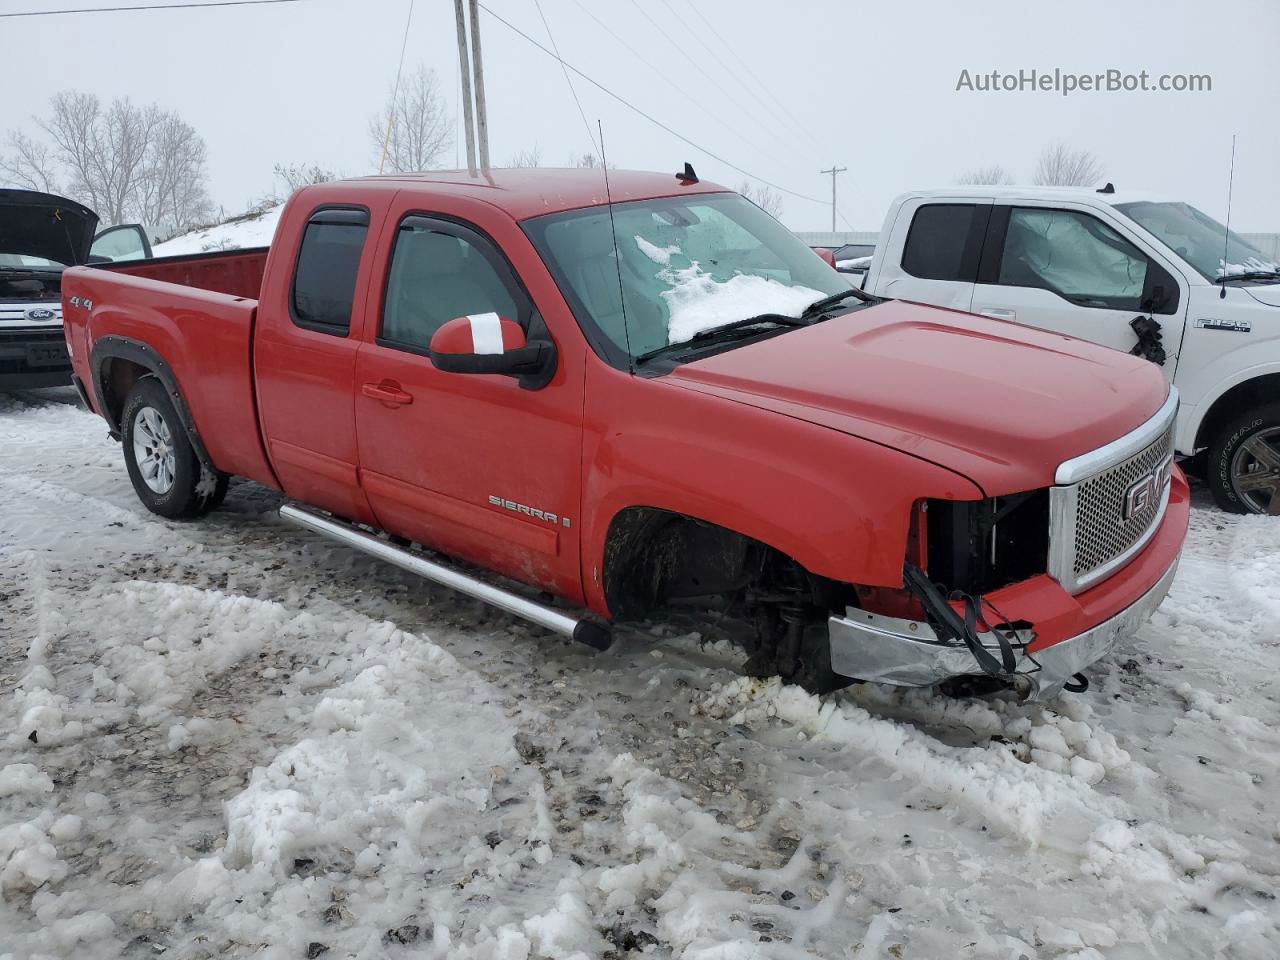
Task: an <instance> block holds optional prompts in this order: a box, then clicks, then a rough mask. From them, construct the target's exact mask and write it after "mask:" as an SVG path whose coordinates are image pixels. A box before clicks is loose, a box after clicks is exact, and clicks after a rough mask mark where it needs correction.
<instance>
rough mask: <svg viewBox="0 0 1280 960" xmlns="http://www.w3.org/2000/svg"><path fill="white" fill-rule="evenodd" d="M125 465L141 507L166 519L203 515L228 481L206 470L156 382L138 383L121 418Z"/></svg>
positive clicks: (148, 379) (151, 379)
mask: <svg viewBox="0 0 1280 960" xmlns="http://www.w3.org/2000/svg"><path fill="white" fill-rule="evenodd" d="M120 424H121V433H122V434H123V438H124V462H125V467H126V468H127V469H128V471H129V480H130V481H131V482H132V483H133V489H134V492H135V493H137V495H138V499H139V500H141V501H142V505H143V506H144V507H146V508H147V509H148V510H150V511H151V512H152V513H155V514H159V515H160V516H162V517H168V518H169V519H171V520H183V519H189V518H191V517H198V516H201V515H202V514H205V513H208V512H209V511H210V510H212V509H213V508H214V507H216V506H217V505H218V504H219V503H221V502H222V499H223V497H225V496H226V494H227V484H228V479H229V478H228V477H227V475H226V474H224V473H215V472H211V471H209V470H208V469H206V468H205V467H204V466H203V465H202V464H201V463H200V458H199V457H197V456H196V452H195V449H194V448H193V447H192V446H191V440H190V438H189V437H188V436H187V431H186V428H185V427H184V426H183V424H182V420H181V418H180V417H179V416H178V412H177V410H176V409H175V408H174V406H173V401H172V400H170V399H169V394H168V392H167V391H166V390H165V388H164V386H163V384H161V383H160V381H159V380H157V379H156V378H155V377H143V378H141V379H140V380H139V381H138V382H137V383H136V384H134V387H133V389H132V390H131V391H129V396H128V397H127V398H126V399H125V402H124V411H123V412H122V414H121V416H120Z"/></svg>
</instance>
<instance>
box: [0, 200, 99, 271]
mask: <svg viewBox="0 0 1280 960" xmlns="http://www.w3.org/2000/svg"><path fill="white" fill-rule="evenodd" d="M97 229H98V215H97V214H96V213H94V212H93V211H92V210H90V209H89V208H88V207H86V206H84V205H83V204H79V203H76V202H75V201H74V200H68V199H66V198H65V197H57V196H54V195H53V194H51V193H38V192H36V191H35V190H0V256H2V255H5V254H8V255H19V256H27V257H41V258H42V259H45V260H52V261H53V262H54V263H60V264H63V265H64V266H75V265H77V264H82V263H84V262H85V261H86V260H88V258H89V247H90V246H92V245H93V236H94V233H95V232H96V231H97ZM3 262H4V260H3V259H0V263H3Z"/></svg>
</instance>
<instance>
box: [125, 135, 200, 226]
mask: <svg viewBox="0 0 1280 960" xmlns="http://www.w3.org/2000/svg"><path fill="white" fill-rule="evenodd" d="M150 133H151V137H150V140H149V142H148V143H147V149H146V156H145V160H144V165H143V170H144V175H143V176H142V178H141V179H140V181H139V183H138V189H137V197H136V208H137V214H136V216H137V217H138V219H140V220H141V221H142V222H143V223H145V224H147V225H149V226H150V227H152V228H153V229H154V230H156V231H157V232H158V233H159V234H161V235H163V236H172V235H173V234H176V233H181V232H183V231H185V230H188V229H190V228H191V227H193V226H195V225H197V224H199V223H201V222H203V221H205V220H207V219H208V218H209V217H210V215H211V214H212V205H211V204H210V202H209V197H208V195H207V194H206V193H205V188H204V169H205V163H206V160H207V156H206V155H207V151H206V149H205V144H204V140H203V139H202V138H201V137H200V135H199V134H197V133H196V131H195V129H194V128H193V127H192V126H191V125H190V124H188V123H187V122H186V121H184V120H183V119H182V118H181V117H179V116H178V115H177V114H176V113H161V114H160V116H159V118H158V119H157V120H156V121H155V123H154V124H153V125H152V126H151V129H150Z"/></svg>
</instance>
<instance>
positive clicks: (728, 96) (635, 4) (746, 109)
mask: <svg viewBox="0 0 1280 960" xmlns="http://www.w3.org/2000/svg"><path fill="white" fill-rule="evenodd" d="M631 5H632V6H633V7H635V8H636V9H637V10H638V11H639V12H640V15H641V16H642V17H644V18H645V19H646V20H648V21H649V23H651V24H652V25H653V27H654V29H655V30H657V31H658V32H659V33H660V34H662V36H663V37H665V38H666V40H667V42H668V43H670V44H671V45H672V46H673V47H675V48H676V49H677V50H678V51H680V55H681V56H682V57H684V58H685V59H686V60H688V61H689V63H690V64H691V65H692V66H693V68H694V69H695V70H697V71H698V72H699V73H700V74H702V75H703V76H704V77H706V78H707V79H708V80H709V81H711V83H712V84H714V85H715V87H716V89H717V90H719V91H720V92H721V93H722V94H724V96H725V98H726V99H728V100H730V101H732V103H733V105H734V106H735V107H737V108H738V109H739V110H741V111H743V113H744V114H746V115H750V113H751V108H750V107H749V106H746V105H744V104H743V103H742V101H740V100H738V99H737V97H735V96H734V95H733V94H732V93H730V92H729V91H728V90H727V89H726V88H725V86H724V85H723V84H722V83H721V82H720V81H719V80H718V79H717V78H716V77H715V76H714V75H713V74H711V73H709V72H708V71H707V69H706V68H705V67H703V66H702V64H700V63H699V62H698V61H697V60H695V59H694V58H693V57H692V56H691V55H690V54H689V51H687V50H685V48H684V47H683V46H681V45H680V43H679V42H678V41H677V40H676V38H675V37H673V36H672V35H671V34H669V33H667V31H666V30H665V29H664V28H663V26H662V24H660V23H658V21H657V20H655V19H653V17H651V16H650V15H649V11H647V10H645V8H644V7H642V6H641V5H640V3H639V0H631ZM757 146H758V145H757Z"/></svg>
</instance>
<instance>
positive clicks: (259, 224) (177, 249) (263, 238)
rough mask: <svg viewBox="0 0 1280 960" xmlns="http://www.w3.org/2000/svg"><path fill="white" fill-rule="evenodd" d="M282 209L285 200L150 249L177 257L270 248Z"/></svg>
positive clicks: (161, 255) (161, 254)
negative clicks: (252, 248) (247, 248)
mask: <svg viewBox="0 0 1280 960" xmlns="http://www.w3.org/2000/svg"><path fill="white" fill-rule="evenodd" d="M283 210H284V204H283V203H277V204H274V205H272V206H268V207H265V208H260V209H257V210H253V211H250V212H249V213H245V214H241V215H240V216H238V217H234V218H232V219H231V220H227V221H226V222H224V223H219V224H216V225H214V226H212V227H204V228H202V229H200V230H193V231H191V232H190V233H184V234H182V235H181V236H177V237H173V238H171V239H169V240H166V241H165V242H164V243H157V244H156V245H155V246H154V247H152V248H151V252H152V253H153V254H154V255H155V256H157V257H176V256H182V255H186V254H191V253H212V252H213V251H216V250H239V249H242V248H246V247H267V246H270V245H271V240H272V238H273V237H274V236H275V232H276V224H277V223H279V221H280V214H281V212H282V211H283Z"/></svg>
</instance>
